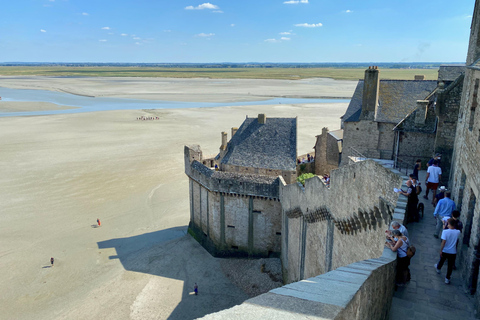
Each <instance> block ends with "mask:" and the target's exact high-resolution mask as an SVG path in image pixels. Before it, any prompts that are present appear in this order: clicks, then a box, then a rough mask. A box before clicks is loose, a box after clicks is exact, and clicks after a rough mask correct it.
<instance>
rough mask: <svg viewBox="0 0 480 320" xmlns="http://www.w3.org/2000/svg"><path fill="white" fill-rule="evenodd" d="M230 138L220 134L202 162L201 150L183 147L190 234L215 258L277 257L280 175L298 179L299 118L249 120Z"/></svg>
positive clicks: (292, 179)
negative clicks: (216, 147) (219, 141)
mask: <svg viewBox="0 0 480 320" xmlns="http://www.w3.org/2000/svg"><path fill="white" fill-rule="evenodd" d="M232 134H233V137H232V139H231V140H230V141H229V142H228V143H227V136H226V133H224V132H223V133H222V145H221V146H220V153H219V154H218V155H217V156H216V157H215V158H214V159H204V158H203V154H202V151H201V149H200V147H199V146H186V147H185V173H186V174H187V176H188V177H189V184H190V185H189V189H190V190H189V193H190V225H189V231H190V232H191V233H193V234H194V236H195V238H196V239H197V240H198V241H199V242H200V243H201V244H202V245H203V246H204V247H205V248H206V249H207V250H208V251H209V252H210V253H211V254H212V255H214V256H272V255H273V256H275V255H276V256H278V255H279V254H280V251H281V248H280V243H281V203H280V200H279V176H280V177H282V179H283V180H285V181H288V182H291V181H295V179H296V152H297V146H296V143H297V137H296V135H297V119H296V118H269V119H266V117H265V115H263V114H261V115H259V117H258V118H248V117H247V119H246V120H245V121H244V122H243V124H242V125H241V126H240V128H239V129H238V130H236V129H235V128H234V129H232ZM204 163H205V164H207V165H214V164H217V167H218V169H219V170H215V169H214V168H212V167H209V166H206V165H205V164H204Z"/></svg>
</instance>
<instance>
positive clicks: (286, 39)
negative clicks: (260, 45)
mask: <svg viewBox="0 0 480 320" xmlns="http://www.w3.org/2000/svg"><path fill="white" fill-rule="evenodd" d="M280 40H283V41H288V40H290V38H287V37H281V38H280Z"/></svg>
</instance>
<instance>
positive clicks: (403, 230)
mask: <svg viewBox="0 0 480 320" xmlns="http://www.w3.org/2000/svg"><path fill="white" fill-rule="evenodd" d="M390 230H392V231H393V230H398V231H400V232H401V233H402V234H403V235H404V236H405V237H407V238H408V230H407V228H405V226H404V225H403V224H401V223H400V222H397V221H393V222H392V224H391V225H390ZM390 230H387V231H385V232H386V233H387V235H388V236H391V235H392V232H391V231H390Z"/></svg>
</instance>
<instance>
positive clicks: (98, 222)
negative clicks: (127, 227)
mask: <svg viewBox="0 0 480 320" xmlns="http://www.w3.org/2000/svg"><path fill="white" fill-rule="evenodd" d="M97 224H98V226H99V227H100V226H101V225H102V224H101V223H100V219H97Z"/></svg>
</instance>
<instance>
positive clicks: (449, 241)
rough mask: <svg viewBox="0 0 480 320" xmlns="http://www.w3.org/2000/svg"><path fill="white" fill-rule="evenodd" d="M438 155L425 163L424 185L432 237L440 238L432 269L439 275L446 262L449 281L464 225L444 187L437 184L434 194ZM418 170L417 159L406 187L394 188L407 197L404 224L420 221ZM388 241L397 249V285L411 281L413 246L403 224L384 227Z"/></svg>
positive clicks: (437, 180)
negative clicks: (430, 208)
mask: <svg viewBox="0 0 480 320" xmlns="http://www.w3.org/2000/svg"><path fill="white" fill-rule="evenodd" d="M440 159H441V155H440V154H438V153H437V154H436V155H435V156H434V157H433V158H432V159H431V160H430V161H429V162H428V163H427V176H426V179H425V184H426V186H427V189H426V192H425V195H424V196H423V198H424V199H427V200H428V194H429V191H432V205H433V206H434V207H435V211H434V213H433V217H434V218H435V220H436V229H435V233H434V235H433V236H434V237H435V238H437V239H438V238H439V237H440V239H441V244H440V250H439V255H440V257H439V260H438V262H437V263H436V264H435V265H434V267H435V271H436V272H437V273H438V274H440V273H441V269H442V267H443V265H444V263H445V261H448V266H447V273H446V275H445V283H446V284H449V283H450V279H451V275H452V271H453V270H455V269H456V267H455V260H456V256H457V246H458V238H459V236H460V233H461V232H462V230H463V224H462V222H461V221H460V220H459V217H460V211H458V210H456V206H455V202H454V201H453V200H452V199H450V197H451V195H450V192H449V191H448V190H446V188H445V187H443V186H442V187H440V193H439V194H438V195H437V189H438V185H439V183H440V181H441V175H442V169H441V168H440ZM419 170H421V160H417V161H416V164H415V167H414V171H413V174H411V175H410V177H409V180H408V181H407V182H406V185H407V187H408V189H407V190H406V191H404V190H398V189H397V190H396V191H397V192H399V193H400V194H402V195H404V196H406V197H407V208H406V211H405V213H406V219H405V221H407V223H409V222H412V221H416V222H418V221H419V214H418V207H417V204H418V202H419V201H418V196H419V194H420V193H421V192H422V188H421V187H420V183H419V182H418V181H417V180H418V171H419ZM386 233H387V242H386V243H385V245H386V246H387V247H388V248H390V249H391V250H392V251H394V252H397V278H396V284H397V285H405V284H406V283H407V282H408V281H409V280H410V269H409V268H408V267H409V265H410V259H411V258H412V257H413V255H414V254H415V249H413V250H412V248H413V246H411V244H410V240H409V238H408V231H407V228H406V227H405V226H403V225H402V224H400V223H399V222H396V221H394V222H392V225H391V230H387V231H386Z"/></svg>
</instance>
